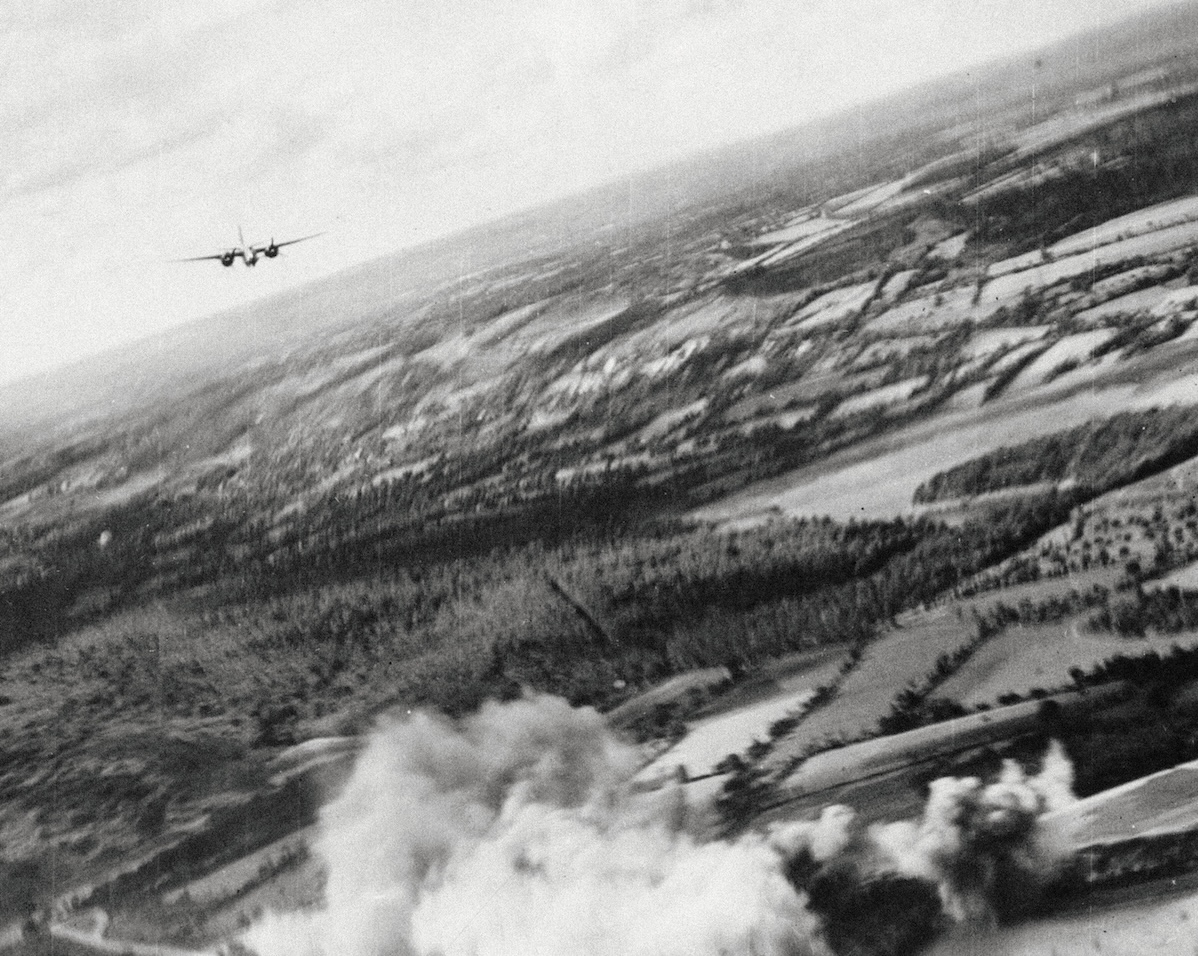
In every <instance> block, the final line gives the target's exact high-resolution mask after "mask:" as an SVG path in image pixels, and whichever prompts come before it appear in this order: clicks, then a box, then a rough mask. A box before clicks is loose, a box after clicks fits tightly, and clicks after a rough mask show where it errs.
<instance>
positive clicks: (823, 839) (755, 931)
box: [244, 697, 1069, 956]
mask: <svg viewBox="0 0 1198 956" xmlns="http://www.w3.org/2000/svg"><path fill="white" fill-rule="evenodd" d="M1062 762H1063V763H1062ZM638 764H639V760H638V755H637V753H636V751H635V750H634V749H632V748H631V747H629V746H627V745H625V744H623V743H621V742H620V741H619V740H617V739H616V738H615V737H614V736H612V734H611V733H610V731H609V730H608V728H607V726H606V725H605V723H604V721H603V718H602V717H601V716H600V715H599V714H597V713H596V712H595V711H593V710H591V709H589V708H583V709H575V708H572V707H570V706H569V705H568V704H566V703H565V702H564V701H561V700H559V699H556V698H552V697H533V698H528V699H525V700H521V701H517V702H514V703H508V704H487V705H485V706H484V707H483V708H482V709H481V710H480V711H479V712H478V713H477V714H476V715H474V716H472V717H469V718H466V719H464V720H461V721H458V722H450V721H448V720H444V719H442V718H439V717H434V716H430V715H427V714H417V715H414V716H412V717H410V718H407V719H403V720H388V721H386V722H385V723H384V724H383V725H381V726H380V727H379V728H378V730H377V731H376V732H375V733H374V735H373V736H372V739H371V740H370V742H369V744H368V745H367V747H366V749H365V751H364V752H363V754H362V756H361V757H360V758H359V762H358V765H357V767H356V769H355V771H354V774H353V776H352V778H351V779H350V781H349V783H348V784H347V785H346V788H345V790H344V791H343V792H342V794H341V795H340V796H339V797H338V798H337V799H336V800H334V801H333V802H332V803H331V804H329V806H328V807H327V808H326V809H325V811H324V813H323V815H322V819H321V829H320V836H319V838H318V840H317V844H316V850H317V853H318V855H319V856H320V857H321V858H322V859H323V861H324V864H325V867H326V870H327V882H326V888H325V905H324V906H323V908H321V909H319V910H315V911H310V912H301V913H292V914H283V915H269V916H268V917H266V918H265V919H264V920H263V921H262V922H260V923H258V924H257V925H255V926H254V927H252V928H251V929H250V930H249V931H248V932H247V934H246V937H245V939H244V942H245V943H246V945H248V946H249V947H250V948H251V949H252V950H254V951H255V952H256V953H258V954H260V956H333V954H337V956H535V954H539V953H544V954H551V956H573V954H579V956H582V954H586V956H607V954H613V956H614V954H620V956H642V954H643V956H671V954H678V956H683V954H686V956H695V954H712V956H715V954H754V956H774V954H778V956H827V954H830V953H833V952H836V951H838V950H843V947H844V945H845V943H846V940H850V937H851V940H850V942H851V943H852V945H854V946H856V947H857V949H858V951H860V952H876V953H900V952H907V951H910V950H909V948H908V946H909V944H910V942H911V941H912V940H923V939H926V938H927V935H928V933H929V932H931V931H932V928H933V927H934V926H936V925H939V922H940V921H943V920H944V919H990V918H994V917H995V916H1001V915H1002V913H1003V912H1004V907H1005V903H1002V902H1001V897H1002V894H1003V892H1004V890H1003V884H1004V881H1006V880H1008V879H1010V878H1014V877H1017V876H1022V875H1024V874H1034V876H1035V879H1036V880H1046V879H1048V878H1050V877H1051V875H1052V874H1053V873H1055V872H1056V868H1057V867H1058V865H1059V863H1058V860H1059V857H1058V855H1057V853H1056V851H1055V848H1054V847H1053V846H1052V843H1051V841H1049V840H1046V839H1045V838H1044V835H1043V833H1042V828H1041V827H1040V826H1039V821H1038V817H1039V815H1040V814H1041V813H1042V812H1044V811H1045V810H1047V809H1049V808H1051V807H1055V806H1056V805H1058V804H1059V802H1060V801H1062V800H1065V799H1069V796H1068V782H1069V781H1068V764H1067V761H1065V759H1064V756H1063V754H1060V753H1057V754H1054V755H1050V758H1049V759H1048V760H1047V761H1046V769H1045V771H1044V772H1043V773H1041V775H1040V776H1038V777H1034V778H1027V777H1024V776H1023V775H1022V773H1021V772H1019V771H1018V768H1016V767H1014V766H1013V765H1012V766H1010V767H1008V769H1007V770H1006V771H1005V772H1004V775H1003V778H1002V779H1000V780H999V781H998V782H997V783H994V784H990V785H984V784H982V783H980V782H979V781H975V780H943V781H938V782H937V783H936V784H934V785H933V789H932V795H931V799H930V801H929V803H928V806H927V810H926V812H925V814H924V817H923V819H922V820H920V821H916V822H910V823H903V824H890V825H887V826H885V827H874V828H863V827H860V826H859V825H858V824H857V821H856V818H855V816H854V814H853V812H852V811H851V810H849V809H847V808H844V807H831V808H828V809H827V810H825V811H824V813H823V814H822V815H821V817H820V818H819V819H818V820H816V821H813V822H801V823H790V824H786V825H784V826H778V827H774V828H772V829H770V830H768V831H767V832H765V833H755V834H749V835H746V836H743V837H740V838H738V839H735V840H712V839H705V838H704V837H702V836H701V835H700V833H701V829H702V828H701V826H700V823H701V821H699V820H697V819H695V817H694V811H693V810H691V809H689V808H688V807H687V804H686V802H685V800H684V799H683V796H682V791H681V788H680V787H679V786H676V785H675V786H673V787H670V788H666V789H664V790H661V791H657V792H655V793H650V794H645V793H636V792H634V790H633V788H632V787H631V785H630V782H631V779H632V776H633V774H634V773H635V771H636V770H637V768H638ZM861 893H864V896H863V897H861V898H862V899H863V900H865V901H866V902H870V903H871V905H873V907H874V910H875V911H877V912H878V913H885V912H886V905H885V904H887V903H888V902H889V903H893V904H894V905H895V906H897V907H899V908H900V909H901V910H902V917H903V919H905V920H907V921H908V922H909V921H910V920H911V918H912V914H915V915H916V916H917V917H918V919H920V920H922V922H921V923H920V924H919V926H918V927H916V928H914V929H912V930H911V931H910V932H907V931H905V930H904V931H903V932H901V933H896V932H895V931H894V930H893V928H890V927H885V928H882V927H878V928H869V927H866V929H865V930H864V932H865V933H866V934H867V935H869V937H870V939H869V940H862V939H861V938H860V937H861V935H862V932H863V931H862V930H860V929H859V928H856V929H853V930H851V931H848V930H845V928H844V926H842V925H841V923H842V922H843V919H842V917H846V916H849V915H852V914H849V913H845V912H844V906H845V902H846V901H848V902H849V903H850V904H851V901H852V900H854V899H856V898H857V897H856V896H854V894H858V895H860V894H861ZM856 916H858V917H859V916H860V910H858V911H857V912H856ZM855 925H856V924H855ZM846 934H847V935H846ZM854 934H855V935H854ZM883 937H884V938H883Z"/></svg>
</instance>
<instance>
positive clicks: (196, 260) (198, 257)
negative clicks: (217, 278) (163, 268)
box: [171, 252, 228, 262]
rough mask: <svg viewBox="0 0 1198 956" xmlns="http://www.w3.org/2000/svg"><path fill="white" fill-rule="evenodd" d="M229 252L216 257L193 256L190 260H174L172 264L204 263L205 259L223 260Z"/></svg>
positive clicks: (218, 254)
mask: <svg viewBox="0 0 1198 956" xmlns="http://www.w3.org/2000/svg"><path fill="white" fill-rule="evenodd" d="M227 255H228V253H227V252H218V253H217V254H216V255H214V256H192V257H191V258H189V259H172V260H171V262H203V261H204V260H205V259H223V258H224V257H225V256H227Z"/></svg>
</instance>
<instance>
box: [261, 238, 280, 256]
mask: <svg viewBox="0 0 1198 956" xmlns="http://www.w3.org/2000/svg"><path fill="white" fill-rule="evenodd" d="M262 253H263V255H265V256H266V258H268V259H273V258H274V257H275V256H277V255H278V254H279V247H278V246H276V245H275V241H274V240H273V239H271V240H270V245H269V246H267V247H266V248H265V249H263V250H262Z"/></svg>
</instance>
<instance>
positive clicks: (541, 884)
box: [0, 5, 1198, 956]
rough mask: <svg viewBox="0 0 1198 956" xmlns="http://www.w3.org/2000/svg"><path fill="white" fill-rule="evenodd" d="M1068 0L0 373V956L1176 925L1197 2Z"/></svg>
mask: <svg viewBox="0 0 1198 956" xmlns="http://www.w3.org/2000/svg"><path fill="white" fill-rule="evenodd" d="M590 9H592V11H594V10H597V9H598V8H597V5H596V6H594V7H592V8H590ZM796 15H798V14H797V13H796ZM1058 26H1059V25H1058ZM1073 26H1074V27H1075V28H1076V30H1077V31H1078V32H1077V33H1076V34H1074V35H1070V36H1069V37H1068V38H1066V39H1064V40H1060V41H1058V42H1055V43H1053V44H1049V45H1046V46H1042V47H1039V48H1034V49H1031V48H1029V49H1025V50H1023V51H1022V52H1019V53H1018V54H1015V55H1012V56H1008V57H1007V58H1006V59H1002V60H991V61H988V62H986V63H985V64H984V65H982V66H977V65H971V66H970V67H969V69H968V70H965V69H961V70H959V71H957V72H954V73H950V74H949V75H947V76H942V77H940V78H939V79H936V80H929V81H925V82H922V83H921V84H918V85H914V86H911V85H907V86H906V87H905V88H904V89H901V90H899V91H897V92H887V93H886V94H885V95H880V96H874V97H868V98H864V99H862V100H861V101H859V102H856V103H855V104H854V105H852V106H851V108H849V107H846V108H845V109H843V110H840V111H837V112H834V113H831V114H830V115H826V116H822V117H817V118H813V119H810V120H809V121H807V122H805V123H803V124H801V125H798V126H795V127H793V128H790V129H787V130H785V131H783V132H780V133H779V132H775V133H771V134H770V135H768V136H764V137H757V138H753V139H745V140H738V141H737V142H735V143H733V144H732V145H728V144H726V143H725V144H723V145H719V146H718V147H716V148H713V149H708V150H707V151H706V152H702V153H699V154H696V155H693V156H690V157H689V158H686V159H681V160H678V159H675V160H673V161H672V162H671V163H670V164H668V165H665V166H662V167H659V168H654V169H650V170H649V171H647V172H635V173H627V174H625V175H622V176H620V177H618V178H617V177H609V178H608V181H607V182H606V183H603V182H601V183H600V184H598V185H590V186H589V188H588V189H586V190H584V191H582V192H580V193H577V194H574V195H571V196H569V197H568V198H556V199H553V201H551V202H549V203H548V204H541V205H536V206H532V207H529V208H524V209H522V210H521V211H518V212H514V213H512V214H510V215H507V216H504V217H500V218H491V217H487V216H483V215H480V216H478V217H477V224H475V225H471V226H470V227H469V228H466V229H464V230H459V231H455V232H453V233H452V234H450V235H448V236H441V237H440V238H436V239H433V240H431V241H428V242H425V243H423V244H420V245H417V246H413V247H408V248H404V249H402V250H401V251H399V252H396V253H391V254H388V255H385V256H383V257H382V258H374V259H369V260H368V261H365V262H358V263H356V264H352V265H349V266H348V267H346V268H342V269H340V270H339V271H335V272H333V274H331V275H326V276H322V277H320V278H317V279H314V280H312V281H306V282H302V281H298V280H297V278H296V277H297V276H301V277H302V266H303V263H304V262H305V258H304V257H310V259H309V261H315V259H317V258H319V257H320V255H321V252H320V249H321V243H323V242H328V243H331V244H333V245H336V244H337V243H338V241H339V240H338V239H337V235H336V229H333V230H331V231H330V233H329V235H328V236H326V237H321V238H317V239H313V241H312V242H310V243H305V244H304V245H303V246H298V247H296V248H295V249H290V248H289V249H287V250H285V251H284V252H282V253H281V257H280V259H279V262H280V263H284V262H289V263H290V265H289V266H288V268H290V269H291V270H292V271H291V272H289V273H284V275H289V276H290V277H291V278H290V280H289V281H290V282H291V284H290V285H289V286H287V287H286V288H282V286H280V288H281V289H282V291H277V292H275V293H274V294H272V295H270V296H267V297H265V298H256V297H253V296H250V297H249V299H248V300H247V302H245V303H243V304H238V305H236V306H235V307H233V308H230V309H226V310H225V311H222V312H219V313H217V314H214V315H212V316H210V317H207V318H200V319H196V320H193V321H190V322H187V323H183V324H179V323H174V324H171V323H163V324H162V325H161V330H160V331H156V332H155V333H154V334H152V335H149V336H148V337H144V338H136V337H134V340H132V341H130V342H129V343H127V344H123V345H122V346H121V347H120V348H119V349H117V350H110V351H106V352H101V353H99V354H87V352H88V350H87V349H83V350H81V351H79V352H78V353H77V354H76V353H71V354H66V353H67V352H68V351H69V348H68V346H67V345H66V344H65V341H64V347H63V348H64V356H63V358H64V360H65V359H72V361H71V362H69V363H67V364H59V365H57V366H55V365H54V363H53V362H49V361H48V360H43V358H39V359H37V362H36V363H35V364H38V366H39V368H41V367H42V366H45V367H44V368H43V369H42V370H40V371H37V372H36V374H33V375H30V376H27V377H19V376H18V377H12V376H10V378H11V380H10V381H8V382H6V383H4V384H2V385H0V952H11V953H13V954H20V956H24V954H43V953H55V954H60V953H65V954H68V956H75V954H84V953H94V952H105V953H114V954H119V953H134V954H138V956H149V954H151V953H156V954H157V953H160V954H166V956H183V954H187V953H199V952H205V953H215V952H218V951H220V952H224V953H243V952H247V951H248V952H252V953H255V954H258V956H284V954H310V956H332V954H339V956H341V954H344V956H376V954H377V956H492V954H494V956H499V954H516V956H531V954H533V953H542V952H543V953H553V954H561V956H568V954H609V953H610V954H616V953H619V954H622V956H629V954H633V956H640V954H643V956H653V954H660V956H669V954H704V953H710V954H713V956H714V954H730V956H731V954H792V956H793V954H812V956H815V954H821V956H831V954H834V956H849V954H852V956H900V954H917V953H929V954H936V956H947V954H956V953H978V954H995V956H997V954H1015V953H1019V954H1039V953H1043V954H1048V953H1057V954H1062V956H1064V954H1082V953H1099V952H1118V953H1128V954H1141V953H1145V954H1146V953H1162V954H1165V953H1167V954H1178V956H1180V954H1185V953H1193V952H1198V895H1196V894H1198V139H1196V138H1195V130H1198V8H1195V7H1194V6H1193V5H1181V6H1162V7H1154V8H1152V9H1151V10H1149V11H1148V12H1146V13H1145V12H1141V13H1139V14H1138V15H1137V16H1136V17H1133V18H1131V19H1125V20H1117V21H1116V22H1110V23H1107V22H1104V23H1103V25H1101V26H1099V27H1092V26H1090V27H1088V32H1087V22H1086V20H1085V19H1084V18H1082V19H1079V20H1078V21H1077V22H1076V23H1075V24H1073ZM1057 32H1059V33H1065V32H1068V31H1064V30H1058V31H1057ZM761 68H762V69H767V68H768V65H767V64H764V63H763V64H762V67H761ZM545 162H546V163H547V164H549V163H552V162H553V158H552V156H548V155H547V156H546V158H545ZM12 182H16V180H15V179H14V180H11V181H10V187H11V188H14V189H15V188H16V187H12ZM23 188H24V187H23ZM28 188H29V189H32V188H33V187H32V186H29V187H28ZM559 191H560V190H559ZM552 192H553V190H549V191H547V193H546V195H548V194H550V193H552ZM14 195H15V193H14ZM13 202H14V203H15V202H16V200H15V199H14V200H13ZM14 208H16V207H15V206H14ZM324 225H325V223H323V222H317V223H314V224H312V225H311V227H309V226H306V225H304V224H303V223H298V224H297V228H296V231H295V232H292V231H290V230H292V228H293V223H292V222H287V223H284V229H285V230H286V231H284V232H281V235H282V236H285V237H290V236H292V235H301V234H304V233H305V232H309V231H315V230H316V229H317V228H320V227H323V226H324ZM30 228H31V232H35V231H36V230H35V229H34V227H33V226H32V225H31V227H30ZM342 228H344V227H342ZM46 251H47V252H49V253H52V252H53V250H52V249H51V250H46ZM207 251H211V250H207V249H205V248H199V249H196V250H194V253H195V254H202V253H205V252H207ZM378 251H380V252H382V251H385V250H378ZM169 252H170V253H171V254H164V255H163V256H162V258H163V259H167V258H173V257H174V256H173V252H174V250H170V251H169ZM180 252H181V254H185V255H190V254H192V252H193V251H192V250H191V249H183V250H180ZM72 261H74V260H71V259H70V258H69V257H68V259H67V263H68V266H67V267H66V268H64V275H63V279H62V281H63V282H64V283H69V282H70V281H71V268H70V267H69V263H70V262H72ZM274 267H275V263H274V262H272V261H266V262H264V263H261V264H260V265H259V266H258V267H257V268H256V269H255V270H252V271H251V270H244V269H241V268H240V265H238V268H237V269H230V270H228V271H227V272H226V270H223V269H221V267H220V264H219V263H215V262H214V263H207V262H205V263H196V264H194V265H187V266H185V267H183V266H178V265H166V264H159V263H157V262H154V263H147V262H142V263H141V264H140V265H139V269H141V270H142V273H143V278H144V281H145V282H146V283H151V284H152V283H155V282H159V281H162V282H167V281H169V280H167V279H161V280H159V279H158V278H155V275H154V272H155V270H160V269H161V270H168V269H179V268H196V269H199V270H201V272H202V273H203V274H204V275H205V276H206V277H207V278H208V279H211V280H212V281H213V282H227V281H231V279H230V277H233V278H235V279H236V280H237V281H242V280H243V278H244V277H246V276H250V275H253V276H256V275H257V274H258V273H259V272H260V271H265V270H269V269H272V268H274ZM207 270H211V271H207ZM297 270H298V271H297ZM193 281H195V282H198V281H201V280H196V279H194V277H193V278H189V279H187V282H193ZM203 281H207V280H203ZM244 281H249V279H245V280H244ZM31 294H32V293H31ZM221 294H222V295H224V294H225V293H221ZM229 294H230V295H234V298H236V297H237V296H242V295H248V293H243V292H237V293H236V294H234V293H229ZM47 301H50V300H47ZM55 301H57V300H55ZM14 308H16V306H14ZM97 308H99V307H97ZM105 308H107V309H112V308H114V307H113V306H112V305H111V304H109V305H108V306H106V307H105ZM102 311H103V310H102ZM167 325H170V327H169V328H168V327H166V326H167ZM151 328H153V329H157V328H159V325H155V324H152V323H151V324H150V325H148V326H147V331H149V330H150V329H151ZM31 354H32V353H31Z"/></svg>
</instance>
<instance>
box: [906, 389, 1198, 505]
mask: <svg viewBox="0 0 1198 956" xmlns="http://www.w3.org/2000/svg"><path fill="white" fill-rule="evenodd" d="M1195 454H1198V418H1196V417H1195V415H1194V412H1193V409H1191V408H1188V407H1187V408H1165V409H1151V410H1149V411H1145V412H1122V413H1120V414H1117V415H1114V416H1112V417H1111V418H1108V419H1103V420H1099V421H1093V422H1089V423H1087V424H1085V425H1079V426H1078V427H1077V428H1071V429H1069V430H1068V431H1063V432H1056V433H1054V434H1051V435H1046V436H1044V437H1043V438H1034V439H1032V440H1030V441H1027V442H1024V443H1023V444H1022V445H1017V446H1015V447H1013V448H1000V449H998V450H997V451H994V452H991V453H990V454H987V455H982V456H980V457H978V458H974V459H972V460H970V461H967V462H965V463H964V464H962V465H958V466H956V467H954V468H950V469H948V470H947V471H942V472H940V473H938V474H936V475H934V476H933V477H932V478H930V479H929V480H928V481H926V482H924V483H923V484H921V485H920V486H919V487H918V488H917V489H916V491H915V501H916V502H917V503H926V502H932V501H943V500H946V499H951V498H969V497H973V496H975V495H981V494H986V493H987V492H991V491H1001V490H1003V489H1006V488H1018V487H1022V486H1026V485H1036V484H1040V483H1042V482H1050V483H1053V484H1059V483H1061V482H1066V481H1068V482H1069V483H1070V485H1071V486H1072V488H1073V493H1074V494H1075V495H1076V497H1077V498H1078V500H1079V501H1080V500H1085V499H1088V498H1092V497H1095V496H1096V495H1099V494H1101V493H1102V492H1104V491H1107V490H1108V489H1111V488H1117V487H1119V486H1121V485H1125V484H1130V483H1131V482H1133V481H1137V480H1139V479H1141V478H1145V477H1147V476H1148V475H1152V474H1155V473H1156V472H1158V471H1161V470H1163V469H1165V468H1168V467H1170V466H1172V465H1176V464H1179V463H1181V462H1183V461H1185V460H1187V459H1189V458H1192V457H1193V456H1194V455H1195Z"/></svg>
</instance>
